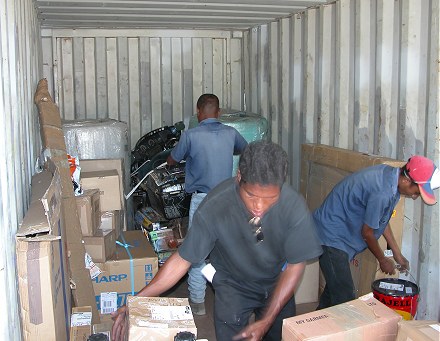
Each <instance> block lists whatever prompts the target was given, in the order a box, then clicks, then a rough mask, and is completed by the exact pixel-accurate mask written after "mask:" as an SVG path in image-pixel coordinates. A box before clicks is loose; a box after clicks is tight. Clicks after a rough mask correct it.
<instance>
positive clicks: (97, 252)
mask: <svg viewBox="0 0 440 341" xmlns="http://www.w3.org/2000/svg"><path fill="white" fill-rule="evenodd" d="M83 240H84V245H85V248H86V252H87V253H88V254H89V255H90V257H92V260H93V261H94V262H95V263H103V262H105V261H106V260H107V259H109V258H110V257H111V256H113V254H114V253H115V251H116V233H115V231H114V230H107V231H102V230H99V231H98V232H96V235H95V236H93V237H83Z"/></svg>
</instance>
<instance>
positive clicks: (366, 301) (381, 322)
mask: <svg viewBox="0 0 440 341" xmlns="http://www.w3.org/2000/svg"><path fill="white" fill-rule="evenodd" d="M401 318H402V317H401V316H400V315H399V314H397V313H396V312H394V310H392V309H390V308H388V307H387V306H386V305H384V304H382V303H381V302H379V301H378V300H376V299H375V298H373V295H372V294H368V295H366V296H363V297H360V298H358V299H356V300H353V301H350V302H346V303H343V304H339V305H336V306H333V307H330V308H327V309H322V310H317V311H314V312H311V313H308V314H303V315H299V316H295V317H291V318H287V319H285V320H283V330H282V339H283V341H306V340H313V341H321V340H322V341H323V340H325V341H344V340H362V341H377V340H381V341H394V340H395V339H396V335H397V323H398V322H399V321H400V320H401Z"/></svg>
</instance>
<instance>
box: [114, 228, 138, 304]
mask: <svg viewBox="0 0 440 341" xmlns="http://www.w3.org/2000/svg"><path fill="white" fill-rule="evenodd" d="M121 239H122V241H123V242H124V243H121V242H120V241H119V240H117V241H116V244H118V245H120V246H122V247H123V248H124V249H125V251H127V254H128V257H129V258H130V284H131V294H132V295H133V296H134V268H133V256H132V255H131V252H130V250H129V248H130V247H133V246H132V245H130V244H127V242H126V241H125V238H124V235H123V234H121Z"/></svg>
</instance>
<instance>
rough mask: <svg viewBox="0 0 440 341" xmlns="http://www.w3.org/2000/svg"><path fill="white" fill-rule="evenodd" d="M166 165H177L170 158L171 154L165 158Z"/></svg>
mask: <svg viewBox="0 0 440 341" xmlns="http://www.w3.org/2000/svg"><path fill="white" fill-rule="evenodd" d="M167 165H169V166H174V165H177V161H176V160H174V159H173V158H172V156H171V154H170V155H168V157H167Z"/></svg>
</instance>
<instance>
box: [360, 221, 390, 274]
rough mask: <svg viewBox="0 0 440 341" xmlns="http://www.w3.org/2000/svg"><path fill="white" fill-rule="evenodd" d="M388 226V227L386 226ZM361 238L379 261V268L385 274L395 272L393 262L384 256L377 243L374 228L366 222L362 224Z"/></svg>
mask: <svg viewBox="0 0 440 341" xmlns="http://www.w3.org/2000/svg"><path fill="white" fill-rule="evenodd" d="M387 228H388V227H387ZM361 233H362V238H364V240H365V243H367V246H368V248H369V249H370V251H371V253H372V254H373V255H374V257H376V259H377V261H378V262H379V266H380V269H381V270H382V271H383V272H385V273H386V274H389V275H393V274H394V273H395V269H394V262H393V261H392V260H391V259H389V258H387V257H385V255H384V253H383V250H382V248H381V247H380V245H379V242H378V241H377V239H376V237H375V235H374V229H372V228H371V227H370V226H368V225H367V224H364V225H363V226H362V232H361Z"/></svg>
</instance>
